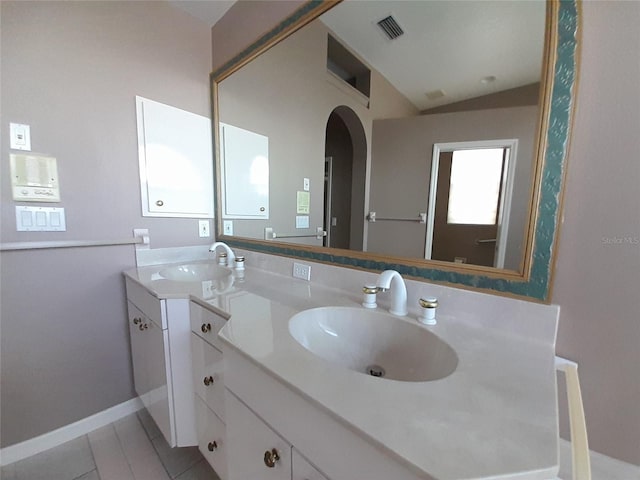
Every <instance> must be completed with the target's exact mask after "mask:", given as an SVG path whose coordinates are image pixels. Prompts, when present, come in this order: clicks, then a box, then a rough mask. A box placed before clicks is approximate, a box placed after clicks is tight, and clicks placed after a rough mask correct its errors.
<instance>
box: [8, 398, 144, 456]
mask: <svg viewBox="0 0 640 480" xmlns="http://www.w3.org/2000/svg"><path fill="white" fill-rule="evenodd" d="M142 407H143V405H142V401H141V400H140V399H139V398H137V397H136V398H132V399H131V400H127V401H126V402H123V403H120V404H119V405H114V406H113V407H111V408H107V409H106V410H103V411H102V412H98V413H96V414H94V415H91V416H90V417H87V418H83V419H82V420H78V421H77V422H74V423H71V424H69V425H65V426H64V427H60V428H58V429H56V430H53V431H51V432H47V433H45V434H42V435H39V436H37V437H34V438H31V439H29V440H25V441H24V442H20V443H16V444H15V445H9V446H8V447H5V448H2V449H0V466H3V467H4V466H5V465H9V464H11V463H14V462H17V461H19V460H22V459H25V458H27V457H30V456H32V455H35V454H37V453H41V452H44V451H45V450H49V449H50V448H53V447H57V446H58V445H62V444H63V443H66V442H68V441H70V440H73V439H74V438H78V437H81V436H82V435H86V434H87V433H89V432H92V431H93V430H95V429H97V428H100V427H104V426H105V425H109V424H110V423H113V422H115V421H116V420H119V419H121V418H123V417H126V416H127V415H130V414H132V413H135V412H137V411H138V410H140V409H142Z"/></svg>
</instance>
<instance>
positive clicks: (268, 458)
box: [264, 448, 280, 468]
mask: <svg viewBox="0 0 640 480" xmlns="http://www.w3.org/2000/svg"><path fill="white" fill-rule="evenodd" d="M278 460H280V455H278V451H277V450H276V449H275V448H272V449H271V450H267V451H266V452H264V464H265V465H266V466H267V467H269V468H273V467H275V466H276V463H277V462H278Z"/></svg>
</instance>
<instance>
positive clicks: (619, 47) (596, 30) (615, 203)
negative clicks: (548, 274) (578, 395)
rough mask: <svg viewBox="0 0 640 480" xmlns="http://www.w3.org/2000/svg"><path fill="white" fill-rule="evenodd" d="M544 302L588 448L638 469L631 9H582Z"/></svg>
mask: <svg viewBox="0 0 640 480" xmlns="http://www.w3.org/2000/svg"><path fill="white" fill-rule="evenodd" d="M582 10H583V14H584V22H583V26H584V30H583V37H582V39H583V43H582V59H581V63H580V81H579V86H578V102H577V108H576V114H575V122H574V127H573V139H572V142H571V151H570V154H569V170H568V177H567V183H566V187H565V201H564V206H565V208H564V223H563V225H562V228H561V231H560V233H561V235H560V248H559V250H558V261H557V263H556V276H555V286H554V290H553V298H552V301H553V303H557V304H559V305H561V306H562V308H561V312H560V328H559V332H558V348H557V349H558V354H559V355H563V356H566V357H568V358H571V359H574V360H576V361H578V362H579V363H580V370H579V371H580V380H581V383H582V394H583V397H584V404H585V413H586V417H587V428H588V431H589V435H590V437H589V441H590V443H591V446H592V448H593V449H595V450H597V451H600V452H604V453H607V454H609V455H612V456H614V457H617V458H620V459H623V460H627V461H629V462H632V463H635V464H640V406H639V404H640V295H639V293H640V159H639V155H640V136H639V135H638V133H639V132H640V92H639V90H638V85H640V29H638V25H640V2H584V3H583V4H582Z"/></svg>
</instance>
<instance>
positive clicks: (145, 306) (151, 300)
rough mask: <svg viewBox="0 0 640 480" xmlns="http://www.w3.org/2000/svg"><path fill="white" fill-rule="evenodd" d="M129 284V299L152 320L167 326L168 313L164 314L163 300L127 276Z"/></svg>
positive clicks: (126, 279) (127, 283)
mask: <svg viewBox="0 0 640 480" xmlns="http://www.w3.org/2000/svg"><path fill="white" fill-rule="evenodd" d="M125 281H126V285H127V299H128V300H129V301H130V302H131V303H133V304H134V305H135V306H136V307H138V308H139V309H140V310H142V311H143V312H144V314H145V315H146V316H147V317H149V318H150V319H151V320H153V321H154V322H156V323H157V324H158V325H160V326H161V327H162V329H163V330H165V329H166V328H167V319H166V315H163V314H162V300H160V299H158V298H156V297H154V296H153V295H152V294H151V293H149V291H148V290H146V289H145V288H144V287H142V286H141V285H138V284H137V283H135V282H134V281H132V280H131V279H129V278H126V277H125Z"/></svg>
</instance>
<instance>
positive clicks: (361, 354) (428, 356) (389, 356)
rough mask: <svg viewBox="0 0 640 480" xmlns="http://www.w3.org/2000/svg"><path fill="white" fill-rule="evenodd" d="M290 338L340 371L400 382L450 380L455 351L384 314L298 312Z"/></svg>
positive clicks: (329, 310) (341, 310)
mask: <svg viewBox="0 0 640 480" xmlns="http://www.w3.org/2000/svg"><path fill="white" fill-rule="evenodd" d="M289 333H291V335H292V336H293V338H294V339H295V340H296V341H297V342H298V343H299V344H300V345H302V346H303V347H304V348H306V349H307V350H309V351H310V352H312V353H314V354H315V355H317V356H319V357H321V358H323V359H325V360H328V361H329V362H331V363H334V364H336V365H338V366H341V367H343V368H347V369H350V370H354V371H356V372H360V373H362V374H366V375H371V376H374V377H381V378H385V379H391V380H399V381H403V382H427V381H431V380H438V379H440V378H444V377H446V376H448V375H451V373H453V371H454V370H455V369H456V367H457V366H458V356H457V355H456V352H455V351H454V350H453V348H451V346H449V344H447V343H446V342H444V341H443V340H441V339H440V338H439V337H438V336H436V335H434V334H433V333H431V332H430V331H429V330H427V329H426V328H423V327H421V326H419V325H418V324H412V323H410V320H403V319H401V318H398V317H394V316H393V315H389V314H387V313H383V312H379V311H372V310H365V309H363V308H350V307H323V308H314V309H311V310H305V311H302V312H300V313H297V314H296V315H294V316H293V317H291V319H290V320H289Z"/></svg>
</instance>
